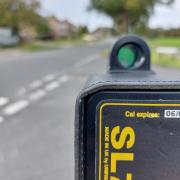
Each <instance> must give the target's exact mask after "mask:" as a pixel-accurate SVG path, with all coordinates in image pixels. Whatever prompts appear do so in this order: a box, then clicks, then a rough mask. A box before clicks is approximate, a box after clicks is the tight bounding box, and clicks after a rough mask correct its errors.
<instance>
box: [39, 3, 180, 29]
mask: <svg viewBox="0 0 180 180" xmlns="http://www.w3.org/2000/svg"><path fill="white" fill-rule="evenodd" d="M41 3H42V13H43V14H44V15H55V16H57V17H58V18H60V19H68V20H70V21H72V22H73V23H75V24H77V25H87V26H88V27H89V29H90V30H92V31H93V30H95V29H96V28H98V27H100V26H105V27H106V26H107V27H111V26H112V25H113V22H112V20H111V19H110V18H109V17H107V16H105V15H103V14H100V13H98V12H95V11H91V12H89V11H87V9H88V7H89V0H41ZM149 26H150V27H153V28H155V27H163V28H175V27H180V0H175V3H174V4H173V5H171V6H170V7H165V6H162V5H158V6H156V8H155V12H154V15H152V17H151V19H150V21H149Z"/></svg>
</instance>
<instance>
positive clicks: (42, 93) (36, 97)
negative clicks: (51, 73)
mask: <svg viewBox="0 0 180 180" xmlns="http://www.w3.org/2000/svg"><path fill="white" fill-rule="evenodd" d="M45 95H46V92H45V91H44V90H38V91H36V92H34V93H32V94H31V95H30V96H29V99H30V101H37V100H39V99H41V98H43V97H44V96H45Z"/></svg>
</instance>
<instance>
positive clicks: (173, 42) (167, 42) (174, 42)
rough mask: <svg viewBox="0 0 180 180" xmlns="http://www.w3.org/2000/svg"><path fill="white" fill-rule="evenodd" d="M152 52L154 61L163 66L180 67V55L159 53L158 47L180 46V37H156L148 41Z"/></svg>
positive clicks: (155, 63)
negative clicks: (157, 51)
mask: <svg viewBox="0 0 180 180" xmlns="http://www.w3.org/2000/svg"><path fill="white" fill-rule="evenodd" d="M148 43H149V45H150V47H151V52H152V63H153V64H154V65H159V66H163V67H171V68H180V56H178V57H176V56H172V55H158V54H157V53H156V48H157V47H160V46H161V47H177V48H180V37H179V38H162V37H161V38H156V39H149V41H148Z"/></svg>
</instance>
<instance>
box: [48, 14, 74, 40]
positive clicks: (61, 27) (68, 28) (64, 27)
mask: <svg viewBox="0 0 180 180" xmlns="http://www.w3.org/2000/svg"><path fill="white" fill-rule="evenodd" d="M47 21H48V23H49V26H50V29H51V32H52V36H53V38H69V37H73V36H74V34H75V32H76V31H77V28H76V26H75V25H73V24H72V23H70V22H69V21H67V20H64V21H61V20H59V19H57V18H56V17H54V16H52V17H48V18H47Z"/></svg>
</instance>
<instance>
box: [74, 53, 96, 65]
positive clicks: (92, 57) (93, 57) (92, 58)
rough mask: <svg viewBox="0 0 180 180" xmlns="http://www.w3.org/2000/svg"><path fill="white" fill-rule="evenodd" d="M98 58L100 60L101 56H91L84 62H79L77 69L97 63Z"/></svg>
mask: <svg viewBox="0 0 180 180" xmlns="http://www.w3.org/2000/svg"><path fill="white" fill-rule="evenodd" d="M97 58H99V54H96V55H94V56H90V57H88V58H87V59H84V60H82V61H80V62H78V63H77V64H75V67H76V68H80V67H82V66H84V65H86V64H88V63H91V62H93V61H95V60H96V59H97Z"/></svg>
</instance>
